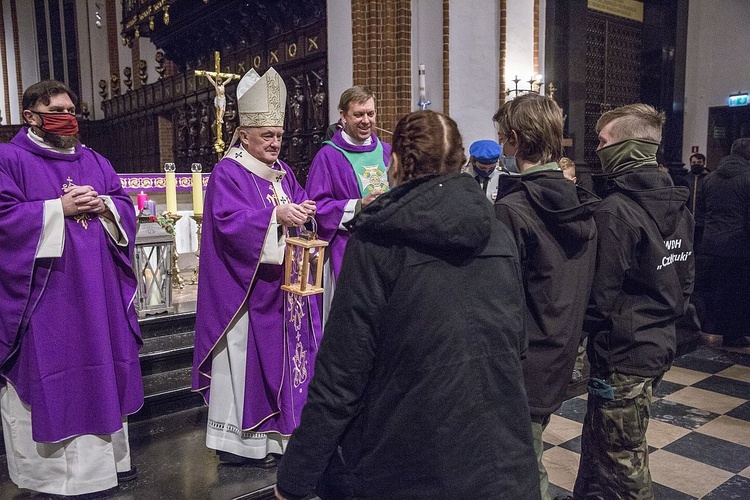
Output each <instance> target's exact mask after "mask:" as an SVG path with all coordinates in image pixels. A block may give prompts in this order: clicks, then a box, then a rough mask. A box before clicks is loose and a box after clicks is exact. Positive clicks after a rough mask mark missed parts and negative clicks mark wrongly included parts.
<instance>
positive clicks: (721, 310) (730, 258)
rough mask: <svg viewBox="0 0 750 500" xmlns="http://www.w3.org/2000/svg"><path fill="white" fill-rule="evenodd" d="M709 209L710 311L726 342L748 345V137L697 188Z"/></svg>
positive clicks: (705, 276) (706, 268) (704, 257)
mask: <svg viewBox="0 0 750 500" xmlns="http://www.w3.org/2000/svg"><path fill="white" fill-rule="evenodd" d="M698 202H699V205H698V206H699V207H700V208H698V210H699V211H702V212H703V213H704V214H705V224H706V225H705V232H704V233H703V242H702V245H701V251H700V254H699V263H700V264H699V265H700V267H699V269H702V271H701V278H702V280H701V287H702V288H703V289H704V290H705V299H706V312H707V315H708V317H709V318H713V319H712V320H711V321H712V324H713V325H715V326H716V328H715V329H713V328H712V329H711V333H718V334H719V335H721V336H722V337H723V340H722V342H723V345H725V346H727V347H748V346H750V339H748V336H750V307H748V297H750V263H749V262H748V255H749V251H748V249H749V248H750V138H748V137H745V138H742V139H737V140H735V141H734V142H733V143H732V148H731V150H730V154H729V155H728V156H725V157H724V158H722V159H721V161H720V162H719V166H718V167H717V168H716V170H715V171H713V172H712V173H711V174H709V175H708V176H707V177H706V179H705V181H703V185H702V187H701V190H700V192H699V198H698Z"/></svg>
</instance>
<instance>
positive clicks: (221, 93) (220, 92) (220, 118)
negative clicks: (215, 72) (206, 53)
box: [203, 73, 232, 123]
mask: <svg viewBox="0 0 750 500" xmlns="http://www.w3.org/2000/svg"><path fill="white" fill-rule="evenodd" d="M203 76H205V77H206V78H208V81H209V82H211V85H213V86H214V88H215V89H216V97H214V107H215V108H216V123H224V113H225V112H226V110H227V92H226V89H225V88H224V86H225V85H226V83H227V82H228V81H231V80H232V79H229V80H222V79H221V78H217V79H216V80H214V79H213V78H211V75H209V74H208V73H206V74H204V75H203ZM217 80H218V81H217Z"/></svg>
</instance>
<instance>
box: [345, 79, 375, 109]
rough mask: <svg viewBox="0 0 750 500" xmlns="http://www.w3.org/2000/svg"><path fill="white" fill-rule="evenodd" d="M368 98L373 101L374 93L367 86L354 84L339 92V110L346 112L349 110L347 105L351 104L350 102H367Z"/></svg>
mask: <svg viewBox="0 0 750 500" xmlns="http://www.w3.org/2000/svg"><path fill="white" fill-rule="evenodd" d="M369 99H372V100H373V101H374V100H375V94H373V93H372V91H371V90H370V89H368V88H367V87H363V86H361V85H355V86H354V87H351V88H348V89H346V90H345V91H344V92H342V93H341V99H339V111H343V112H344V113H346V112H347V111H349V106H351V105H352V103H360V102H367V100H369Z"/></svg>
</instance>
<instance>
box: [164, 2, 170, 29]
mask: <svg viewBox="0 0 750 500" xmlns="http://www.w3.org/2000/svg"><path fill="white" fill-rule="evenodd" d="M164 26H169V5H167V6H165V7H164Z"/></svg>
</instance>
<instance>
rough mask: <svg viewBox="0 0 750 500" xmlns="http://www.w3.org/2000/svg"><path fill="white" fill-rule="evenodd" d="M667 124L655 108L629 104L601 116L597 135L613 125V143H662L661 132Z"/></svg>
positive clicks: (663, 116)
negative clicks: (629, 141)
mask: <svg viewBox="0 0 750 500" xmlns="http://www.w3.org/2000/svg"><path fill="white" fill-rule="evenodd" d="M665 122H666V117H665V115H664V113H663V112H661V111H657V110H656V108H654V107H653V106H650V105H648V104H642V103H637V104H628V105H625V106H620V107H619V108H615V109H613V110H612V111H607V112H606V113H604V114H603V115H602V116H600V117H599V120H598V121H597V122H596V133H597V134H598V133H599V132H601V131H602V129H603V128H604V127H606V126H607V125H608V124H610V123H611V124H612V128H611V131H610V133H611V135H612V141H613V142H621V141H627V140H630V139H645V140H647V141H654V142H661V130H662V127H664V123H665Z"/></svg>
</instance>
